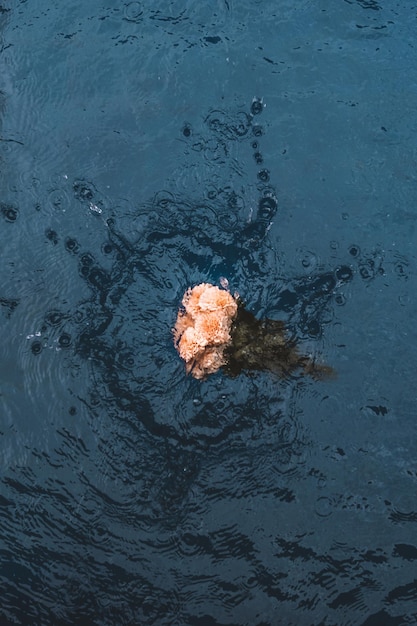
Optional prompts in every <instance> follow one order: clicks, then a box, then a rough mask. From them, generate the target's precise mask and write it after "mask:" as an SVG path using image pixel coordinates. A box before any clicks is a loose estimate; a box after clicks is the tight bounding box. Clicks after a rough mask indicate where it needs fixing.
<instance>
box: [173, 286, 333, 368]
mask: <svg viewBox="0 0 417 626" xmlns="http://www.w3.org/2000/svg"><path fill="white" fill-rule="evenodd" d="M221 284H222V286H223V289H220V288H219V287H216V286H215V285H211V284H209V283H201V284H200V285H196V286H195V287H193V288H192V289H187V291H186V292H185V294H184V297H183V299H182V308H181V309H180V311H179V312H178V316H177V321H176V323H175V327H174V329H173V333H174V343H175V346H176V348H177V350H178V353H179V355H180V357H181V358H182V359H184V361H185V368H186V371H187V374H191V375H192V376H194V378H197V379H204V378H206V377H207V376H208V375H209V374H213V373H214V372H217V371H218V370H219V369H220V368H223V370H224V371H225V372H226V373H227V374H229V375H230V376H237V375H238V374H240V373H241V372H242V371H251V370H269V371H271V372H275V373H276V374H278V375H279V376H281V377H285V376H288V375H290V374H291V373H292V372H294V371H295V370H297V369H302V370H303V371H304V372H305V373H307V374H310V375H312V376H313V377H315V378H323V377H326V376H330V375H332V373H333V370H332V369H331V368H330V367H328V366H326V365H320V364H317V363H315V362H314V361H313V360H312V359H311V358H310V357H308V356H304V355H301V354H300V353H299V352H298V350H297V347H296V344H295V341H294V340H291V339H289V338H288V337H287V333H286V330H285V325H284V323H283V322H282V321H279V320H268V319H265V320H258V319H256V317H255V316H254V315H253V314H252V313H250V312H249V311H246V309H245V308H244V306H243V303H242V301H241V299H240V297H239V295H238V294H235V295H234V296H232V295H231V293H230V292H229V290H228V285H227V281H226V280H224V279H223V280H222V281H221Z"/></svg>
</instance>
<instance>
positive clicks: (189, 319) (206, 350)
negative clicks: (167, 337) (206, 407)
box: [173, 283, 238, 379]
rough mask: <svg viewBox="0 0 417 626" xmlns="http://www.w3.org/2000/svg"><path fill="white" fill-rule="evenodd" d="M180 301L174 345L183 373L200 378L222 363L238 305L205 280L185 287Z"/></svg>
mask: <svg viewBox="0 0 417 626" xmlns="http://www.w3.org/2000/svg"><path fill="white" fill-rule="evenodd" d="M182 305H183V307H184V308H183V310H180V311H179V313H178V317H177V321H176V324H175V327H174V329H173V332H174V342H175V346H176V348H177V350H178V353H179V355H180V357H181V358H183V359H184V361H185V368H186V371H187V374H192V376H194V378H199V379H202V378H205V377H206V376H208V375H209V374H213V373H214V372H217V370H219V369H220V368H221V367H222V366H223V365H225V363H226V359H225V356H224V351H225V348H226V347H227V346H228V345H229V344H230V342H231V336H230V329H231V326H232V322H233V320H234V318H235V317H236V313H237V307H238V305H237V302H236V300H235V299H234V298H233V296H232V295H231V294H230V293H229V292H228V291H226V290H224V289H219V287H216V286H215V285H210V284H209V283H202V284H200V285H196V287H194V288H193V289H187V291H186V292H185V294H184V297H183V299H182Z"/></svg>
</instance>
